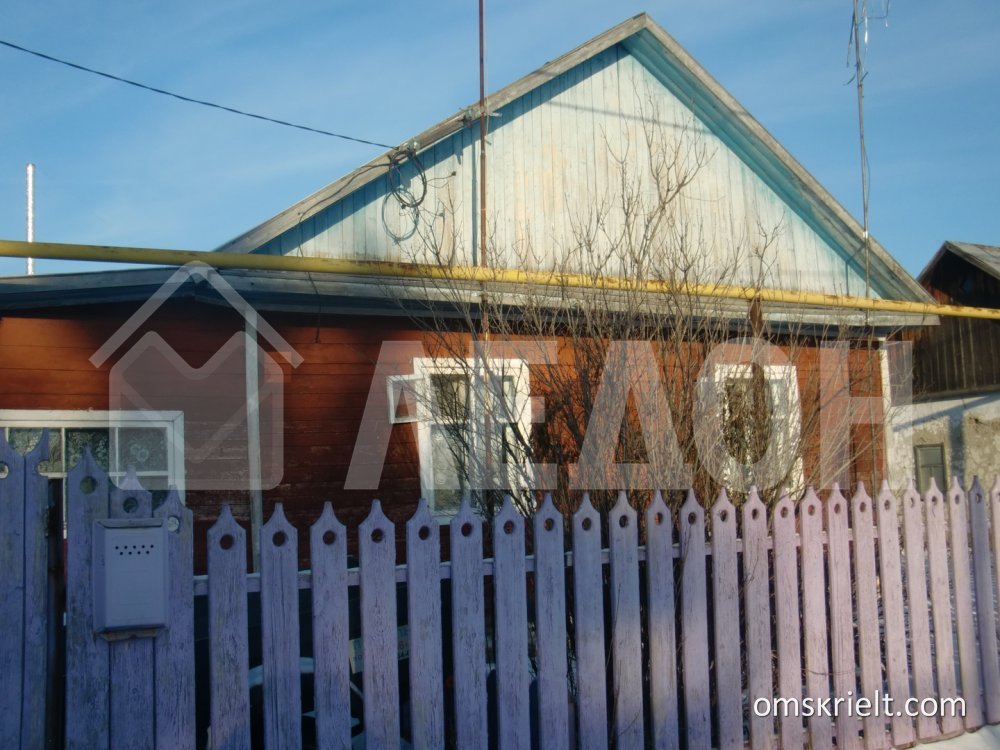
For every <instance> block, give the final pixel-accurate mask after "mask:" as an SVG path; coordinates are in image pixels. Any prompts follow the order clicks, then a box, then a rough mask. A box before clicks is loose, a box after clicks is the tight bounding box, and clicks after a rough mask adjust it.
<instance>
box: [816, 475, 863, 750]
mask: <svg viewBox="0 0 1000 750" xmlns="http://www.w3.org/2000/svg"><path fill="white" fill-rule="evenodd" d="M811 508H812V506H810V505H807V506H806V507H805V512H806V515H809V514H810V512H811ZM824 510H825V513H826V532H827V578H828V585H829V587H830V588H829V603H828V604H829V610H830V612H829V617H830V640H829V644H830V645H829V647H830V664H831V667H832V671H833V695H834V697H835V698H843V699H844V700H846V699H848V698H849V697H851V696H854V695H857V694H858V682H857V679H856V675H855V666H854V607H853V606H852V602H851V599H852V597H851V550H850V543H849V541H848V539H847V499H846V498H845V497H844V495H843V493H841V491H840V489H839V488H838V487H837V486H836V485H835V486H834V488H833V490H832V491H831V492H830V494H829V495H828V496H827V498H826V504H825V507H824ZM806 523H807V522H806V521H803V539H802V555H803V558H804V557H805V556H806V554H807V551H806V544H807V541H806V539H805V530H804V527H805V525H806ZM816 542H817V544H819V545H822V541H820V540H816ZM804 567H805V563H803V568H804ZM817 595H818V597H820V598H825V596H824V595H825V590H824V589H822V588H821V589H820V590H819V591H818V592H817ZM803 607H805V609H806V610H807V611H808V609H809V607H810V604H809V603H807V602H806V601H805V597H804V596H803ZM858 614H859V615H860V612H859V613H858ZM876 632H878V631H876ZM807 637H808V636H807ZM806 658H807V659H809V653H808V652H807V653H806ZM817 664H818V662H817V661H812V662H809V665H808V666H807V669H808V670H809V672H810V673H811V672H813V671H814V670H816V669H817ZM817 681H818V677H817ZM834 721H835V723H836V728H837V746H838V748H839V747H844V748H848V750H856V749H857V748H860V747H861V741H860V739H859V738H858V730H859V729H860V728H861V725H860V722H859V721H858V719H857V718H856V717H854V716H850V715H849V714H848V712H847V711H838V712H837V716H836V719H835V720H834Z"/></svg>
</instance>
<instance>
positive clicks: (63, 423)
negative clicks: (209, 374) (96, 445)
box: [0, 409, 184, 503]
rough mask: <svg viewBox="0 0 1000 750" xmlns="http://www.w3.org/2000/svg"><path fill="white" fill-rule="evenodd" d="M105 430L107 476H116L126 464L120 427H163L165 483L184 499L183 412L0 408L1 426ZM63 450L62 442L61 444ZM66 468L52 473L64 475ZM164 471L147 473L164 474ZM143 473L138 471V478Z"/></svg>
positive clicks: (117, 477) (121, 473)
mask: <svg viewBox="0 0 1000 750" xmlns="http://www.w3.org/2000/svg"><path fill="white" fill-rule="evenodd" d="M8 427H11V428H23V429H35V430H37V429H42V428H45V427H58V428H61V429H102V428H103V429H107V430H109V432H110V436H109V440H110V442H109V450H108V464H109V465H108V476H109V477H111V478H112V480H115V479H119V478H121V476H123V475H124V474H125V472H126V471H127V467H121V466H118V433H117V430H118V429H121V428H125V429H129V428H143V427H162V428H164V429H166V431H167V441H166V442H167V469H166V475H167V483H168V485H173V486H174V487H176V488H177V494H178V495H179V496H180V500H181V502H182V503H183V502H184V412H182V411H99V410H93V409H0V429H6V428H8ZM63 450H65V445H64V446H63ZM71 469H72V467H67V471H66V472H65V473H63V472H58V473H56V472H54V473H52V476H54V477H66V476H67V475H68V473H69V470H71ZM163 473H164V472H149V474H157V475H160V474H163ZM144 474H145V472H138V477H139V481H140V482H142V477H143V476H144Z"/></svg>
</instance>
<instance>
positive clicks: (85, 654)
mask: <svg viewBox="0 0 1000 750" xmlns="http://www.w3.org/2000/svg"><path fill="white" fill-rule="evenodd" d="M84 480H89V481H87V482H84ZM66 482H67V486H66V494H67V502H66V515H67V527H68V529H69V538H68V539H67V551H66V695H67V697H68V700H67V701H66V748H67V750H75V749H76V748H79V749H80V750H95V748H105V747H108V743H109V735H108V729H109V728H108V706H109V703H108V693H109V690H108V664H109V661H108V642H107V641H106V640H104V639H103V638H100V637H95V636H94V600H93V595H92V594H93V589H92V586H93V580H94V579H93V568H92V563H91V558H90V550H91V544H92V541H93V535H94V534H93V525H94V521H96V520H98V519H101V518H107V517H108V476H107V474H106V473H105V472H104V470H103V469H101V467H100V466H98V465H97V462H96V461H95V460H94V457H93V455H91V453H90V449H89V448H86V449H85V450H84V454H83V458H82V459H81V460H80V462H79V463H78V464H77V465H76V466H75V467H73V469H71V470H70V472H69V476H68V477H67V478H66ZM88 490H89V491H88ZM80 695H85V696H88V699H87V700H86V701H81V700H73V699H72V698H73V696H80Z"/></svg>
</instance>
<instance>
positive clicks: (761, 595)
mask: <svg viewBox="0 0 1000 750" xmlns="http://www.w3.org/2000/svg"><path fill="white" fill-rule="evenodd" d="M742 515H743V597H744V609H745V611H746V613H747V617H746V651H747V690H748V692H749V695H750V707H751V711H750V747H751V748H752V750H770V749H771V747H772V746H773V735H774V720H773V719H772V718H771V717H770V716H769V715H765V716H759V715H758V714H757V712H756V711H753V710H752V709H753V704H754V701H756V700H757V699H759V698H768V697H769V696H772V695H774V694H775V693H774V675H773V669H772V667H771V659H772V650H771V601H770V600H771V597H770V591H769V589H770V581H771V578H770V573H769V569H768V561H767V509H766V508H765V507H764V503H763V502H762V501H761V499H760V495H759V494H758V493H757V488H756V487H751V488H750V495H749V497H747V500H746V502H745V503H743V507H742Z"/></svg>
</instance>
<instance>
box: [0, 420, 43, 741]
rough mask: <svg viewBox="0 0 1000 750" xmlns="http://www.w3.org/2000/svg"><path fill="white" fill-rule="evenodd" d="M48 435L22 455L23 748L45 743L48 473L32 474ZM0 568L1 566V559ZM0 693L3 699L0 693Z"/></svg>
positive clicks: (39, 460)
mask: <svg viewBox="0 0 1000 750" xmlns="http://www.w3.org/2000/svg"><path fill="white" fill-rule="evenodd" d="M2 432H3V431H2V430H0V433H2ZM48 435H49V433H48V430H42V434H41V437H40V438H39V440H38V443H36V444H35V447H34V448H32V449H31V450H30V451H29V452H28V453H27V455H25V457H24V662H23V665H24V666H23V673H24V677H23V680H22V685H23V687H22V692H21V747H22V748H24V749H25V750H28V749H30V748H36V747H42V746H44V745H45V743H46V737H45V731H46V718H47V714H46V711H47V707H46V704H45V695H46V692H45V691H46V673H47V670H48V666H49V665H48V657H49V650H48V603H49V591H48V586H49V568H48V561H49V557H48V555H49V539H48V533H49V530H48V528H47V524H48V518H49V478H48V477H45V476H42V475H41V474H39V473H38V464H39V462H41V461H45V460H47V459H48V457H49V437H48ZM0 439H2V438H0ZM0 460H2V459H0ZM0 529H3V526H0ZM0 570H5V568H4V567H3V566H2V564H0ZM4 695H5V699H6V694H4Z"/></svg>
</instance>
